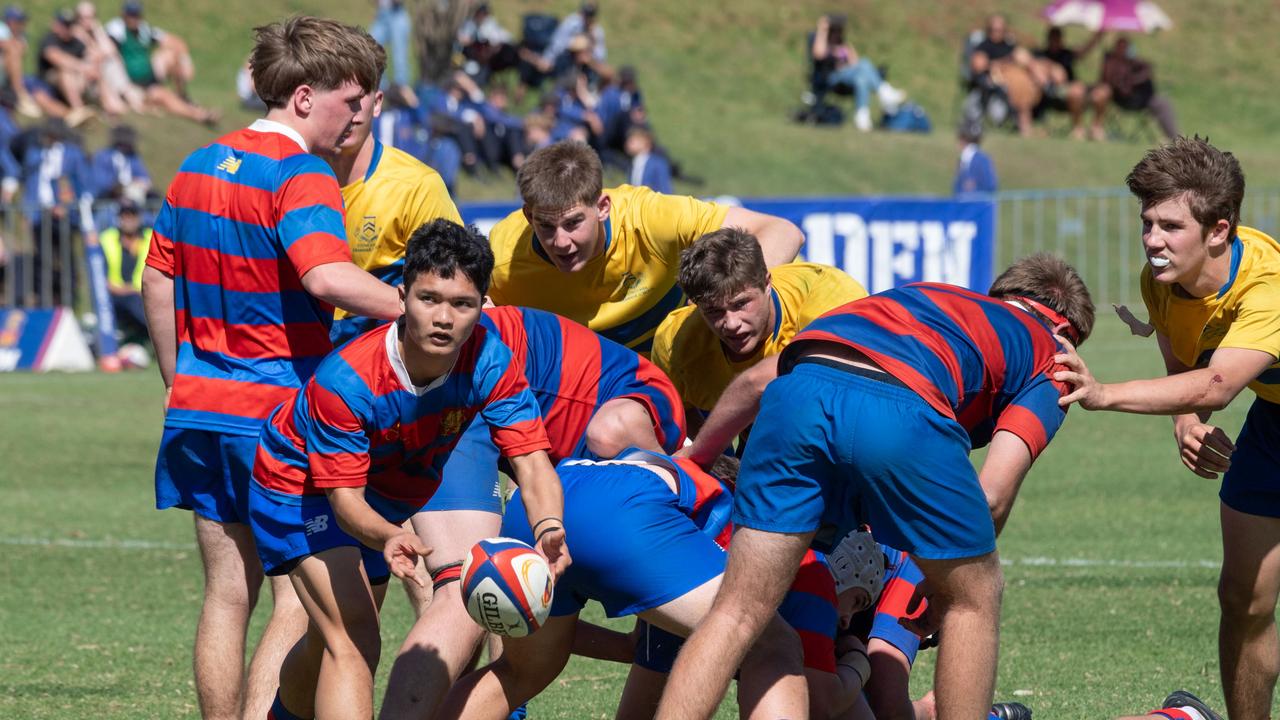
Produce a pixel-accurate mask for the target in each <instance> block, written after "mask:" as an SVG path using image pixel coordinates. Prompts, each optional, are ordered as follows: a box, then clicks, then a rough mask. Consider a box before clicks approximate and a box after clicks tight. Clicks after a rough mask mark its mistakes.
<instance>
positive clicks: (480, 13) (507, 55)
mask: <svg viewBox="0 0 1280 720" xmlns="http://www.w3.org/2000/svg"><path fill="white" fill-rule="evenodd" d="M458 45H460V46H461V47H462V55H463V57H465V58H466V59H467V62H466V63H465V64H464V65H463V69H464V70H466V72H467V74H468V75H470V76H472V77H474V78H475V79H476V81H477V82H479V83H480V84H482V85H487V84H488V83H489V78H491V77H492V76H493V75H494V74H495V73H500V72H502V71H503V70H507V69H509V68H513V67H515V66H516V64H517V63H518V62H519V60H520V57H519V53H518V52H517V51H516V46H515V44H514V43H513V38H512V36H511V33H510V32H508V31H507V29H506V28H504V27H502V25H500V24H499V23H498V19H497V18H495V17H494V16H493V13H492V12H490V9H489V3H487V2H482V3H479V4H478V5H476V9H475V10H474V11H472V13H471V17H469V18H467V20H466V22H464V23H462V27H461V28H459V29H458Z"/></svg>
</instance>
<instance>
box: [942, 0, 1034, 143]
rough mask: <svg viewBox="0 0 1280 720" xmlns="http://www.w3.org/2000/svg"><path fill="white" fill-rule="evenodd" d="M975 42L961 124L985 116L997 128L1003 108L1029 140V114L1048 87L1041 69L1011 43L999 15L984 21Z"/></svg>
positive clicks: (967, 73)
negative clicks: (1009, 111) (1008, 111)
mask: <svg viewBox="0 0 1280 720" xmlns="http://www.w3.org/2000/svg"><path fill="white" fill-rule="evenodd" d="M979 38H980V39H978V40H977V41H976V42H973V41H972V40H971V41H970V42H971V45H972V48H971V52H969V57H968V58H967V61H966V62H967V67H966V73H965V74H966V76H967V78H968V81H969V87H970V90H971V92H970V95H969V97H968V98H966V100H965V109H964V113H963V114H964V119H965V121H966V122H971V121H973V120H975V119H976V120H981V119H982V116H983V115H984V114H985V115H987V116H988V117H991V118H992V120H993V121H995V122H996V123H997V124H999V123H1000V122H1002V121H1003V120H1004V118H1005V117H1006V116H1007V112H1006V111H1005V110H1001V108H1002V107H1003V108H1006V109H1007V110H1012V111H1013V112H1014V114H1015V115H1016V117H1017V124H1018V132H1020V133H1021V134H1022V135H1023V136H1030V135H1031V134H1032V125H1031V122H1032V118H1033V111H1034V109H1035V107H1036V105H1038V104H1039V103H1040V98H1041V97H1042V96H1043V88H1044V87H1045V86H1047V85H1048V83H1049V77H1048V75H1047V74H1046V71H1045V68H1044V67H1043V66H1041V65H1038V64H1037V63H1035V62H1034V58H1033V56H1032V55H1031V53H1030V52H1028V51H1027V49H1026V48H1024V47H1021V46H1019V45H1018V44H1017V43H1016V42H1014V40H1013V37H1012V36H1011V35H1010V34H1009V32H1008V23H1007V22H1006V20H1005V18H1004V16H1003V15H999V14H993V15H991V16H990V17H988V18H987V24H986V28H985V30H984V31H983V32H982V33H980V35H979Z"/></svg>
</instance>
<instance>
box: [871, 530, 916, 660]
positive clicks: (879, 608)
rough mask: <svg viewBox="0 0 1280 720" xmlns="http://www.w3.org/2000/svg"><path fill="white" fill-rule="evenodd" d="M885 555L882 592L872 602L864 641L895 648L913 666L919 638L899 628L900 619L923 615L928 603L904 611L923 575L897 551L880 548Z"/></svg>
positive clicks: (901, 627)
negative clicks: (870, 615)
mask: <svg viewBox="0 0 1280 720" xmlns="http://www.w3.org/2000/svg"><path fill="white" fill-rule="evenodd" d="M880 549H881V550H883V551H884V553H885V556H886V557H888V558H889V568H888V572H887V574H886V575H885V580H884V590H882V591H881V592H880V598H879V599H878V600H877V601H876V605H875V615H874V616H873V618H872V621H871V630H870V631H869V633H868V635H867V639H868V641H870V640H871V639H879V640H882V641H884V642H887V643H889V644H890V645H892V646H894V647H896V648H897V649H898V650H900V651H901V652H902V654H903V655H904V656H906V658H907V664H913V663H915V660H916V653H917V652H918V651H919V650H920V636H919V635H916V634H915V633H913V632H911V631H910V630H908V629H906V628H905V627H903V626H902V623H901V620H902V619H903V618H918V617H920V616H921V615H922V614H924V610H925V608H926V607H928V604H929V601H928V600H927V599H922V600H921V602H920V606H919V607H917V608H916V609H915V611H914V612H910V611H909V610H908V608H909V607H910V605H911V598H912V597H913V596H914V595H915V592H916V586H917V585H919V584H920V583H922V582H924V574H923V573H921V572H920V568H919V567H918V566H917V565H916V564H915V562H913V561H912V560H911V557H910V556H909V555H907V554H906V553H904V552H902V551H901V550H895V549H893V548H890V547H888V546H886V545H883V544H882V545H880Z"/></svg>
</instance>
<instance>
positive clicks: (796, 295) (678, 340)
mask: <svg viewBox="0 0 1280 720" xmlns="http://www.w3.org/2000/svg"><path fill="white" fill-rule="evenodd" d="M769 274H770V278H771V280H772V282H771V283H770V286H771V287H770V290H769V294H770V296H771V298H770V299H771V301H772V302H773V330H772V331H771V332H770V333H769V335H768V336H767V337H766V338H765V340H764V342H763V343H761V344H760V347H758V348H757V349H756V352H755V354H754V355H753V356H752V357H750V358H748V359H746V360H744V361H742V362H734V361H732V360H730V359H729V358H728V356H726V355H725V353H724V348H723V346H721V345H720V339H719V338H717V337H716V335H715V333H714V332H712V331H711V328H710V327H708V326H707V323H706V322H705V321H704V320H703V319H702V316H701V315H699V314H698V308H696V307H694V306H693V305H686V306H684V307H682V308H680V309H679V310H676V311H675V312H673V313H671V314H670V315H668V316H667V319H666V320H664V321H663V323H662V325H661V326H660V327H659V328H658V333H657V335H656V336H655V337H654V340H653V361H654V363H655V364H656V365H657V366H658V367H660V368H662V370H663V371H664V372H665V373H666V374H667V377H669V378H671V381H672V382H673V383H675V386H676V391H677V392H679V393H680V397H681V398H682V399H683V400H684V402H685V405H686V406H688V407H691V408H694V409H696V410H700V411H702V412H703V413H707V412H710V411H711V408H712V407H714V406H715V404H716V400H718V399H719V398H720V394H721V393H723V392H724V389H725V388H726V387H727V386H728V385H729V382H730V381H731V380H733V378H734V377H736V376H737V375H738V373H740V372H742V371H743V370H746V369H747V368H749V367H751V366H752V365H754V364H756V363H757V362H759V361H760V360H761V359H763V358H765V357H768V356H770V355H776V354H778V353H780V352H782V349H783V348H785V347H786V346H787V345H788V344H790V343H791V338H793V337H795V335H796V333H797V332H799V331H800V330H801V329H803V328H804V326H805V325H808V324H809V323H810V322H812V321H813V320H815V319H816V318H818V317H819V316H821V315H825V314H826V313H827V312H828V311H830V310H833V309H835V308H837V307H840V306H841V305H844V304H845V303H848V302H852V301H854V300H857V299H858V298H863V297H866V296H867V291H866V289H864V288H863V287H862V285H860V284H859V283H858V281H857V280H854V279H853V278H851V277H849V276H848V275H847V274H845V272H844V271H842V270H840V269H839V268H834V267H831V266H830V265H819V264H817V263H808V262H793V263H789V264H787V265H779V266H778V267H775V268H773V269H771V270H770V271H769Z"/></svg>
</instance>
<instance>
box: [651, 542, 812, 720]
mask: <svg viewBox="0 0 1280 720" xmlns="http://www.w3.org/2000/svg"><path fill="white" fill-rule="evenodd" d="M812 536H813V534H812V533H804V534H790V533H771V532H765V531H763V530H755V529H753V528H749V527H739V528H738V529H737V530H735V531H734V534H733V542H732V544H731V545H730V547H729V558H728V565H727V568H726V570H725V575H724V580H723V582H722V584H721V587H720V589H719V592H718V593H716V596H715V601H714V603H713V604H712V606H711V609H710V611H709V612H707V614H706V616H705V617H704V618H703V619H702V621H701V623H700V624H698V625H697V631H696V632H694V633H693V634H692V635H690V636H689V639H688V640H687V641H686V642H685V646H684V648H683V649H682V650H681V651H680V655H679V656H678V657H677V658H676V664H675V667H674V668H672V672H671V677H670V679H669V681H668V684H667V691H666V692H665V693H663V696H662V702H661V703H660V704H659V707H658V715H657V716H658V717H659V718H690V717H693V718H699V717H710V716H711V715H712V714H714V713H715V709H716V708H717V707H718V706H719V705H720V699H721V698H723V697H724V693H725V691H726V690H727V689H728V687H729V680H730V679H731V678H732V677H733V673H734V671H735V670H737V669H738V668H739V667H740V668H741V676H740V683H739V688H738V697H739V704H740V706H741V707H742V709H743V710H744V711H746V713H747V714H750V712H751V711H752V710H753V709H755V706H756V705H757V704H759V703H760V702H761V700H762V699H763V698H764V697H766V696H767V694H768V692H769V691H770V690H773V691H776V692H780V693H783V694H789V695H790V701H791V702H792V703H795V704H796V705H798V709H797V708H791V709H790V710H789V711H788V712H786V713H784V714H777V715H774V717H803V716H804V715H805V714H806V713H807V708H808V694H807V692H806V690H805V688H804V681H803V677H804V676H803V674H802V671H801V665H802V659H801V656H800V643H799V640H798V639H797V638H796V636H795V633H794V631H792V630H791V629H790V628H787V627H786V626H785V624H781V623H782V620H781V618H779V617H778V614H777V612H776V611H777V609H778V605H779V604H780V603H781V602H782V596H783V595H785V594H786V592H787V588H788V587H790V585H791V581H792V579H793V578H794V577H795V573H796V568H798V567H799V566H800V559H801V558H802V557H804V553H805V550H806V549H808V547H809V541H810V540H811V539H812ZM652 619H653V621H654V622H655V624H658V625H660V626H662V624H663V623H664V622H671V618H669V617H664V616H659V615H656V614H655V615H653V617H652ZM695 622H696V621H695ZM779 624H781V625H779ZM766 628H770V632H769V633H767V634H766V633H765V630H766ZM666 629H668V630H672V631H673V632H675V631H678V630H679V629H680V628H678V627H675V628H672V627H667V628H666ZM758 639H760V640H763V641H764V644H763V645H761V646H758V647H757V648H756V650H754V651H753V645H754V644H756V642H757V640H758ZM766 650H767V652H761V651H766ZM768 655H771V657H770V656H768ZM775 684H777V687H774V685H775ZM781 704H783V705H786V704H787V702H786V701H784V702H783V703H781Z"/></svg>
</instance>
